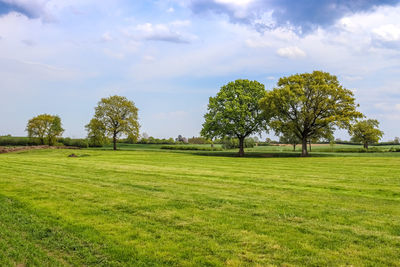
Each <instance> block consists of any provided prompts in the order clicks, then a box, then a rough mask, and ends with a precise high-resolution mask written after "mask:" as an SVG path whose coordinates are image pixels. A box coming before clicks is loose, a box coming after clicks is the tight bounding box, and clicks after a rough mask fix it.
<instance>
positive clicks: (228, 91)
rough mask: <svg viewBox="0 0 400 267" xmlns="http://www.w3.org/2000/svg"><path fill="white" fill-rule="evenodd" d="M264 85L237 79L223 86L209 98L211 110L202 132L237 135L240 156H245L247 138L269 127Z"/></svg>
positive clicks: (227, 135)
mask: <svg viewBox="0 0 400 267" xmlns="http://www.w3.org/2000/svg"><path fill="white" fill-rule="evenodd" d="M265 93H266V91H265V88H264V85H263V84H261V83H259V82H257V81H249V80H236V81H234V82H230V83H228V84H227V85H224V86H222V87H221V89H220V91H219V92H218V94H217V95H216V96H215V97H210V99H209V104H208V112H207V113H206V114H205V115H204V118H205V122H204V123H203V129H202V130H201V135H202V136H204V137H205V138H207V139H213V138H214V137H219V138H224V137H229V138H238V140H239V156H240V157H243V156H244V140H245V138H246V137H247V136H249V135H251V134H253V133H261V132H262V131H264V130H267V128H266V123H265V122H266V116H265V115H264V114H263V113H264V112H263V111H262V110H261V108H260V105H259V100H260V99H261V98H262V97H263V96H264V95H265Z"/></svg>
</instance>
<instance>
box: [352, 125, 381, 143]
mask: <svg viewBox="0 0 400 267" xmlns="http://www.w3.org/2000/svg"><path fill="white" fill-rule="evenodd" d="M378 127H379V122H378V121H377V120H372V119H369V120H362V121H359V122H357V123H356V124H354V125H353V126H352V127H351V128H350V130H349V133H350V135H351V136H352V138H351V140H352V141H353V142H357V143H362V144H363V145H364V148H365V149H368V145H370V144H374V143H377V142H379V140H380V139H381V138H382V136H383V132H382V131H381V130H379V129H378Z"/></svg>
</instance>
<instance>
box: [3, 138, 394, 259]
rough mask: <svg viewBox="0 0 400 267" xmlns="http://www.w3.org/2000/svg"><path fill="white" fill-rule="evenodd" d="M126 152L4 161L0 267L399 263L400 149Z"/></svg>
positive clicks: (55, 152) (17, 156)
mask: <svg viewBox="0 0 400 267" xmlns="http://www.w3.org/2000/svg"><path fill="white" fill-rule="evenodd" d="M328 147H329V146H328ZM121 148H122V150H119V151H111V150H108V149H82V150H64V149H45V150H32V151H23V152H14V153H7V154H0V265H1V266H68V265H73V266H84V265H86V266H92V265H98V266H165V265H175V266H255V265H258V266H265V265H276V266H298V265H303V266H304V265H307V266H343V265H352V266H399V265H400V224H399V222H400V153H398V152H397V153H395V152H393V153H359V154H353V153H328V152H326V151H324V150H323V149H322V148H319V151H318V149H317V147H316V148H315V150H314V148H313V151H315V152H313V154H312V157H310V158H299V157H295V156H297V155H298V152H291V151H290V149H291V147H287V148H282V147H273V148H271V147H255V148H253V149H248V150H247V152H248V155H249V157H246V158H238V157H233V155H234V154H235V153H236V152H235V151H228V152H225V151H221V152H220V151H216V152H214V151H210V152H204V151H193V152H190V151H165V150H161V149H160V147H159V146H157V145H154V146H149V145H133V146H132V145H122V146H121ZM280 149H284V150H282V151H281V150H280ZM71 153H75V154H76V155H77V156H78V157H74V158H70V157H68V155H69V154H71ZM279 155H281V156H279ZM290 155H292V156H290ZM275 156H276V157H275Z"/></svg>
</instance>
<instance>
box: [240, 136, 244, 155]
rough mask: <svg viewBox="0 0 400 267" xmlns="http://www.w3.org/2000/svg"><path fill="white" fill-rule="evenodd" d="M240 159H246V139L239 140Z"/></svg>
mask: <svg viewBox="0 0 400 267" xmlns="http://www.w3.org/2000/svg"><path fill="white" fill-rule="evenodd" d="M239 157H244V137H240V138H239Z"/></svg>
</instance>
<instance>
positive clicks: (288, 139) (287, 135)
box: [279, 131, 301, 151]
mask: <svg viewBox="0 0 400 267" xmlns="http://www.w3.org/2000/svg"><path fill="white" fill-rule="evenodd" d="M279 143H281V144H291V145H292V146H293V151H296V146H297V144H300V143H301V139H300V138H298V137H297V135H296V134H295V133H294V132H293V131H286V132H283V133H282V135H281V136H280V137H279Z"/></svg>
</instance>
